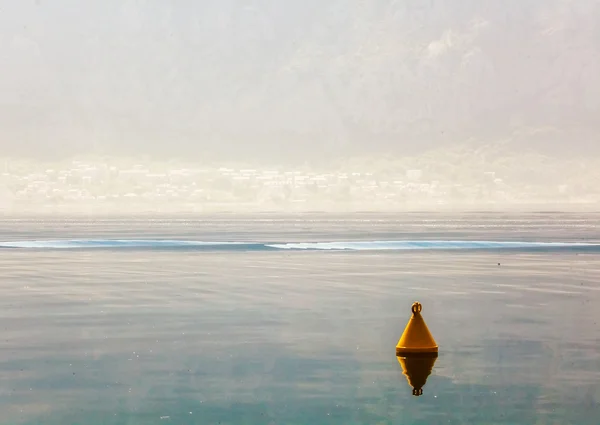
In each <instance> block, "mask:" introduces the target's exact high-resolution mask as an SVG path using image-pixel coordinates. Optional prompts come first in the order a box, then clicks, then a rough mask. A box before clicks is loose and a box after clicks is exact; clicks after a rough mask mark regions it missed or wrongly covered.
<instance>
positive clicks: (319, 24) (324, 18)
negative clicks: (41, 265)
mask: <svg viewBox="0 0 600 425" xmlns="http://www.w3.org/2000/svg"><path fill="white" fill-rule="evenodd" d="M0 69H2V78H0V129H1V131H2V132H1V135H0V148H1V150H2V153H4V154H9V155H13V154H14V155H37V156H39V155H42V156H48V155H50V154H53V155H71V154H75V153H85V152H90V151H93V150H96V151H99V152H103V153H106V154H111V155H120V154H131V153H150V154H152V155H160V156H161V157H165V156H166V157H168V156H188V157H197V158H206V157H210V158H213V157H214V158H245V159H252V158H274V159H280V160H283V159H289V158H294V159H304V158H314V157H322V156H328V155H330V156H342V155H351V154H362V153H366V152H387V151H390V152H392V153H397V154H403V153H406V152H415V151H417V150H419V149H425V148H429V147H443V146H446V145H448V146H450V145H452V144H455V143H460V142H463V141H465V140H468V139H472V140H474V143H478V144H485V143H490V142H494V141H498V140H507V141H508V143H509V145H511V146H513V147H514V148H515V149H517V148H519V149H521V148H523V147H526V146H532V147H534V148H535V149H538V150H541V151H544V152H550V153H554V154H563V153H564V152H567V151H572V152H579V153H586V154H589V153H598V152H600V140H598V136H597V134H598V131H599V130H600V124H599V123H598V117H600V77H599V76H600V0H486V1H481V0H454V1H451V2H450V1H447V0H402V1H401V0H394V1H392V0H368V1H367V0H329V1H318V0H285V1H275V0H248V1H234V0H202V1H193V0H174V1H163V0H160V1H159V0H154V1H152V0H149V1H142V0H119V1H117V0H102V1H99V0H98V1H94V2H92V1H86V2H83V1H80V0H52V1H51V0H37V1H35V0H23V1H14V0H0Z"/></svg>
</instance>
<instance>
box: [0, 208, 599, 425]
mask: <svg viewBox="0 0 600 425" xmlns="http://www.w3.org/2000/svg"><path fill="white" fill-rule="evenodd" d="M598 223H599V221H598V217H597V216H594V215H573V214H570V215H569V214H563V215H547V214H545V215H544V214H537V215H535V214H530V215H505V216H493V217H490V216H489V215H485V214H480V215H477V214H471V215H461V216H452V217H449V216H439V215H423V214H420V215H402V216H400V217H392V216H372V215H360V216H352V217H332V216H319V215H311V216H297V217H264V216H262V217H241V218H240V217H210V218H207V219H204V220H200V219H198V218H194V219H191V218H173V217H171V218H151V219H149V218H140V219H136V220H134V219H117V218H110V219H108V218H107V219H103V220H91V219H90V220H83V219H81V218H77V219H60V220H58V219H48V218H46V219H10V218H6V219H3V220H1V221H0V248H2V247H3V248H5V249H0V271H1V273H0V318H1V320H2V332H3V334H2V338H1V340H0V341H1V343H2V347H1V348H2V351H1V353H2V354H1V355H0V377H1V379H2V386H0V412H1V413H0V424H49V425H54V424H219V423H221V424H392V423H393V424H422V423H427V424H565V423H573V424H594V425H597V424H599V423H600V407H599V405H598V403H599V401H600V326H599V323H598V322H599V319H600V309H599V308H598V306H599V302H600V283H599V282H600V261H599V258H600V256H599V254H600V251H598V250H597V249H596V248H595V247H596V244H597V243H598V241H599V240H600V238H599V237H598V236H599V235H598V231H597V227H596V226H597V225H598ZM139 241H145V242H142V243H140V242H139ZM190 241H192V242H194V243H193V244H191V245H192V246H190ZM199 242H202V243H199ZM222 242H227V244H225V245H224V244H222ZM231 242H234V243H233V244H231ZM224 247H226V249H224ZM257 247H260V248H257ZM265 247H266V248H265ZM63 248H69V249H63ZM267 248H271V249H267ZM417 300H418V301H420V302H421V303H422V304H423V316H424V318H425V320H426V321H427V324H428V326H429V329H430V330H431V332H432V334H433V335H434V337H435V338H436V340H437V342H438V344H439V346H440V355H439V357H438V359H437V360H436V362H435V365H434V369H433V371H432V374H431V375H430V376H429V378H428V379H427V383H426V385H425V386H424V388H423V392H424V393H423V395H422V396H420V397H415V396H413V395H412V388H411V387H410V386H409V385H408V383H407V379H406V377H405V376H403V374H402V368H401V367H400V365H399V363H398V361H397V359H396V357H395V352H394V348H395V345H396V343H397V341H398V338H399V337H400V335H401V333H402V330H403V329H404V326H405V325H406V322H407V321H408V319H409V317H410V307H411V304H412V302H413V301H417Z"/></svg>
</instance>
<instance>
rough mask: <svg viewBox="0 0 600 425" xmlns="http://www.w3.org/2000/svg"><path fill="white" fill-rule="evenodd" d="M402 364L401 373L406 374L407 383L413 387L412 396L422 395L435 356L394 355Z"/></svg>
mask: <svg viewBox="0 0 600 425" xmlns="http://www.w3.org/2000/svg"><path fill="white" fill-rule="evenodd" d="M396 358H397V359H398V363H400V366H402V373H403V374H404V376H406V380H407V381H408V385H410V386H411V387H412V389H413V392H412V393H413V395H414V396H420V395H423V387H424V386H425V382H427V378H428V377H429V375H431V371H432V370H433V365H434V364H435V361H436V360H437V358H436V357H431V356H430V357H423V356H415V355H414V354H412V355H410V354H408V355H407V356H406V357H396Z"/></svg>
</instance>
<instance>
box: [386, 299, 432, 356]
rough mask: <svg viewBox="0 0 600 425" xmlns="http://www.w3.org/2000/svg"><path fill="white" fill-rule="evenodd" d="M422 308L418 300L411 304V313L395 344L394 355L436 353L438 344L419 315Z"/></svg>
mask: <svg viewBox="0 0 600 425" xmlns="http://www.w3.org/2000/svg"><path fill="white" fill-rule="evenodd" d="M422 309H423V306H422V305H421V303H419V302H416V303H414V304H413V305H412V314H413V315H412V317H411V318H410V320H409V321H408V324H407V325H406V328H405V329H404V332H403V333H402V336H401V337H400V340H399V341H398V345H396V356H403V355H407V354H429V355H434V356H435V355H437V352H438V346H437V343H436V342H435V340H434V339H433V336H431V332H429V329H428V328H427V325H426V324H425V320H423V317H422V316H421V310H422Z"/></svg>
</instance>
